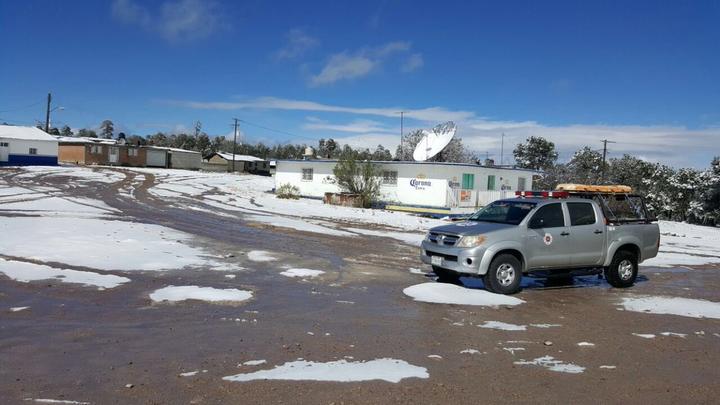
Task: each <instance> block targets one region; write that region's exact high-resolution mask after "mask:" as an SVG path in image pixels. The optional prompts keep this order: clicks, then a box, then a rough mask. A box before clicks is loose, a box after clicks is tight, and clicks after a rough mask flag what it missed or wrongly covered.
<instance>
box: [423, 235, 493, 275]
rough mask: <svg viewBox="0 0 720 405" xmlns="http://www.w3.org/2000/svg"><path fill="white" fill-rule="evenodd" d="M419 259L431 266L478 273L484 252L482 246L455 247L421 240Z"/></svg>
mask: <svg viewBox="0 0 720 405" xmlns="http://www.w3.org/2000/svg"><path fill="white" fill-rule="evenodd" d="M421 249H422V251H421V254H420V260H421V261H422V262H423V263H425V264H429V265H432V266H437V267H441V268H443V269H448V270H452V271H455V272H458V273H464V274H472V275H477V274H479V269H480V262H481V260H482V257H483V255H484V253H485V249H483V248H482V247H476V248H455V247H445V246H439V245H437V244H435V243H432V242H428V241H423V243H422V246H421Z"/></svg>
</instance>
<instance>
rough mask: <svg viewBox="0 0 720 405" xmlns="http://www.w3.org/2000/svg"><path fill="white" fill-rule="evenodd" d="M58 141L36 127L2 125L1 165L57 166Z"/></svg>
mask: <svg viewBox="0 0 720 405" xmlns="http://www.w3.org/2000/svg"><path fill="white" fill-rule="evenodd" d="M57 164H58V141H57V139H55V137H54V136H52V135H49V134H47V133H45V131H43V130H40V129H37V128H35V127H21V126H14V125H0V166H30V165H32V166H57Z"/></svg>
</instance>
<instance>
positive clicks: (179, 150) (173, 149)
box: [146, 145, 200, 154]
mask: <svg viewBox="0 0 720 405" xmlns="http://www.w3.org/2000/svg"><path fill="white" fill-rule="evenodd" d="M146 148H149V149H163V150H169V151H170V152H178V153H181V152H182V153H197V154H200V152H198V151H194V150H187V149H180V148H168V147H165V146H149V145H148V146H146Z"/></svg>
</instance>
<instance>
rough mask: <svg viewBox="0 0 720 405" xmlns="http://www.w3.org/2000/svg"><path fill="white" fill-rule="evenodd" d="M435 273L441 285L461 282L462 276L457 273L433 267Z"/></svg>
mask: <svg viewBox="0 0 720 405" xmlns="http://www.w3.org/2000/svg"><path fill="white" fill-rule="evenodd" d="M432 269H433V273H435V275H436V276H437V281H438V282H440V283H450V284H457V283H459V282H460V274H459V273H458V272H456V271H452V270H447V269H443V268H442V267H437V266H432Z"/></svg>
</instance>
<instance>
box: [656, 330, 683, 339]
mask: <svg viewBox="0 0 720 405" xmlns="http://www.w3.org/2000/svg"><path fill="white" fill-rule="evenodd" d="M660 334H661V335H663V336H672V337H679V338H683V339H685V338H686V337H687V334H686V333H675V332H660Z"/></svg>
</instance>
